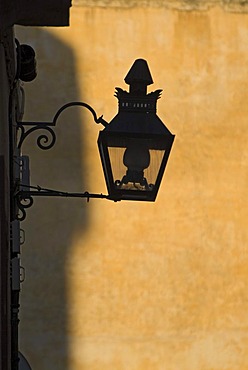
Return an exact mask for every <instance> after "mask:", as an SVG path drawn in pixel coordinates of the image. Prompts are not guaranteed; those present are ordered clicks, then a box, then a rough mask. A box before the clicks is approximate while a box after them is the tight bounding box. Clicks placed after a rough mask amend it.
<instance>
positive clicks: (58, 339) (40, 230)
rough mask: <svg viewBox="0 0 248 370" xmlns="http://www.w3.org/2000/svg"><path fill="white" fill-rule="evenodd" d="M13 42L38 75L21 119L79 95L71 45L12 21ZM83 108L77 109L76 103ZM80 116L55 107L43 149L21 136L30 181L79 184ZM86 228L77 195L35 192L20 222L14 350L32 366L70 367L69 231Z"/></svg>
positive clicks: (74, 187) (28, 87) (73, 187)
mask: <svg viewBox="0 0 248 370" xmlns="http://www.w3.org/2000/svg"><path fill="white" fill-rule="evenodd" d="M16 37H17V38H18V39H19V41H20V43H25V44H30V45H31V46H32V47H33V48H34V49H35V52H36V58H37V64H38V66H37V70H38V76H37V78H36V80H34V81H33V82H32V83H31V84H25V86H24V90H25V95H26V99H25V101H26V103H25V116H24V120H25V121H52V119H53V117H54V115H55V113H56V111H57V110H58V109H59V108H60V107H61V106H62V105H64V104H65V103H67V102H70V101H79V100H80V99H81V97H80V99H79V91H78V88H77V82H76V75H75V63H74V56H73V52H72V50H71V49H70V47H68V46H67V45H65V44H64V43H62V42H61V41H60V40H59V39H57V38H56V37H55V36H53V35H52V34H51V33H49V31H47V30H45V29H44V28H34V29H30V28H24V27H16ZM81 109H82V108H81ZM82 129H83V122H82V116H81V112H79V108H69V109H68V110H66V111H65V112H63V113H62V114H61V116H60V117H59V119H58V123H57V126H56V128H55V130H54V131H55V132H56V136H57V141H56V144H55V146H54V147H53V148H52V149H50V150H47V151H43V150H40V149H39V148H38V147H37V145H36V139H37V136H36V135H35V134H33V136H32V135H31V136H30V137H28V139H27V140H26V142H25V143H24V147H23V154H25V155H30V173H31V184H32V185H37V184H38V185H40V186H42V187H46V188H52V189H58V190H61V191H69V192H83V191H84V190H86V184H85V180H84V178H83V173H84V171H83V167H84V163H82V158H84V153H83V149H84V146H83V136H84V135H83V132H82ZM87 227H88V214H87V205H86V202H84V201H78V200H74V199H65V198H41V199H40V198H36V199H35V198H34V205H33V207H32V208H30V209H28V210H27V218H26V220H25V221H24V222H23V223H22V228H23V229H24V230H25V235H26V241H25V243H24V245H23V247H22V254H21V263H22V265H23V266H24V268H25V271H26V279H25V282H24V284H23V285H22V292H21V299H20V304H21V305H20V325H19V333H20V340H19V342H20V351H21V352H22V353H23V354H24V356H25V357H26V358H27V359H28V361H29V363H30V365H31V367H32V368H33V369H36V370H44V369H48V368H53V370H68V369H69V360H68V357H69V349H68V348H69V339H68V338H69V337H68V322H67V320H68V298H67V289H68V287H67V279H66V266H67V259H68V256H69V255H70V248H72V241H73V238H74V234H75V232H76V230H79V228H80V233H81V235H82V232H83V231H84V230H86V229H87Z"/></svg>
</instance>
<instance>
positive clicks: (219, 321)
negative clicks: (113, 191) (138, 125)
mask: <svg viewBox="0 0 248 370" xmlns="http://www.w3.org/2000/svg"><path fill="white" fill-rule="evenodd" d="M80 3H81V4H82V3H84V2H83V1H81V2H80V1H77V2H75V6H73V7H72V10H71V26H70V28H64V29H52V28H49V29H36V30H31V29H23V28H20V27H19V28H17V30H16V33H17V36H18V38H19V40H20V41H21V42H23V43H30V44H31V45H33V46H34V48H35V50H36V52H37V60H38V71H39V75H38V77H37V79H36V80H35V81H34V82H33V83H32V84H26V85H25V90H26V117H25V118H26V119H34V120H38V121H39V120H42V119H44V120H49V119H51V118H52V116H53V114H54V113H55V112H56V110H57V109H58V108H59V107H60V106H61V105H62V104H64V103H66V102H68V101H71V100H82V101H85V102H87V103H89V104H91V105H92V106H93V107H94V108H95V109H96V111H97V113H98V115H101V114H104V118H105V119H106V120H107V121H108V120H110V119H111V118H112V117H113V116H114V115H115V113H116V111H117V100H116V99H115V98H114V97H113V93H114V89H115V87H116V86H120V87H122V88H127V86H126V85H125V83H124V81H123V78H124V77H125V76H126V73H127V72H128V70H129V68H130V66H131V64H132V63H133V61H134V60H135V59H136V58H139V57H142V58H145V59H146V60H147V61H148V63H149V66H150V70H151V73H152V76H153V79H154V82H155V83H154V85H152V87H151V89H152V90H155V89H158V88H162V89H163V90H164V92H163V95H162V98H161V99H160V100H159V102H158V115H159V116H160V118H161V119H162V120H163V121H164V122H165V123H166V125H167V126H168V128H169V129H170V130H171V131H172V132H173V133H175V134H176V140H175V143H174V147H173V149H172V152H171V157H170V159H169V163H168V167H167V170H166V173H165V176H164V180H163V183H162V187H161V189H160V192H159V194H158V198H157V201H156V202H155V203H154V204H150V203H149V204H147V203H142V204H140V203H136V202H122V203H111V202H109V201H104V200H91V201H90V202H89V203H88V204H87V203H86V202H85V201H75V200H68V199H65V200H64V199H61V200H58V201H57V200H52V199H49V200H46V201H45V200H44V201H40V200H39V201H38V200H37V201H35V205H34V206H33V207H32V209H30V210H28V216H27V221H25V222H24V223H23V227H24V228H25V230H26V243H25V245H24V246H23V255H22V261H23V265H24V266H25V268H26V282H25V283H24V285H23V291H22V302H21V303H22V306H21V325H20V328H21V339H20V347H21V350H22V351H23V353H24V354H25V355H26V356H27V358H28V359H29V361H30V363H31V365H32V368H33V369H35V370H43V369H50V368H51V369H53V370H82V369H83V370H105V369H106V370H107V369H108V370H165V369H166V370H167V369H168V370H247V369H248V349H247V344H248V332H247V327H248V315H247V312H248V290H247V285H248V245H247V243H248V232H247V218H248V207H247V180H248V155H247V141H248V131H247V118H248V108H247V107H248V105H247V100H248V72H247V62H248V48H247V44H248V14H247V13H245V12H242V7H240V8H238V9H235V12H232V11H230V9H228V10H225V9H224V7H222V6H221V5H219V4H218V2H216V6H215V7H214V6H212V7H210V6H209V7H206V8H207V9H206V10H200V9H198V10H192V9H190V8H189V9H188V10H184V7H181V8H180V7H179V8H180V9H178V5H177V3H176V2H175V6H172V7H169V8H167V7H166V6H165V5H164V6H162V5H161V6H157V7H156V6H152V4H153V5H155V3H156V4H162V3H163V4H166V2H165V1H164V2H161V1H160V2H156V1H154V2H152V1H151V2H150V4H151V6H150V7H149V6H148V7H147V6H146V7H145V6H144V7H141V6H140V7H139V6H138V5H137V3H138V2H136V5H135V6H132V7H128V6H121V5H120V6H119V7H118V6H112V7H111V6H109V7H108V6H107V5H106V6H102V7H100V6H99V7H94V6H91V5H92V4H91V3H92V2H89V4H90V5H89V6H86V5H84V6H83V5H81V6H80ZM99 3H101V2H99ZM102 3H107V2H106V1H105V2H104V1H103V2H102ZM111 3H114V1H113V2H110V4H109V5H111ZM115 3H116V2H115ZM127 3H128V1H127V2H126V4H127ZM131 3H132V2H130V4H131ZM146 3H147V2H146ZM188 3H190V2H188ZM192 3H193V2H192ZM205 3H206V2H205ZM120 4H121V2H120ZM170 4H173V1H171V2H170ZM230 8H231V5H230ZM150 91H151V90H150ZM99 129H100V127H98V126H96V125H95V124H94V123H93V121H92V118H91V115H90V113H88V112H87V111H84V110H82V109H81V110H80V109H70V111H69V112H68V113H65V114H64V116H63V117H62V118H61V122H59V127H58V132H59V133H58V135H57V146H56V148H55V149H54V150H51V151H50V152H49V153H46V152H42V151H39V150H33V149H32V148H33V147H34V143H35V140H34V139H32V138H30V139H29V141H28V143H27V145H26V147H25V151H26V152H30V151H32V152H33V154H32V163H31V165H32V170H31V172H32V183H33V184H39V185H41V186H46V187H51V188H58V189H62V190H68V191H81V190H82V191H84V190H88V191H90V192H105V191H106V190H105V184H104V179H103V174H102V169H101V165H100V159H99V155H98V152H97V145H96V140H97V135H98V131H99Z"/></svg>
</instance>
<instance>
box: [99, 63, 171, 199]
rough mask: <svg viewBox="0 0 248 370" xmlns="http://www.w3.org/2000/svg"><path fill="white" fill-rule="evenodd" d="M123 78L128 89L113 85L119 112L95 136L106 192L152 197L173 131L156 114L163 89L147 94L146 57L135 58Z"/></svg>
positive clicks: (121, 196) (116, 196) (123, 196)
mask: <svg viewBox="0 0 248 370" xmlns="http://www.w3.org/2000/svg"><path fill="white" fill-rule="evenodd" d="M125 82H126V83H127V84H128V85H130V89H129V92H127V91H124V90H122V89H120V88H116V97H117V99H118V101H119V112H118V114H117V115H116V116H115V117H114V118H113V119H112V121H111V122H110V123H109V124H108V125H107V126H106V127H105V129H104V130H103V131H101V132H100V134H99V138H98V145H99V150H100V155H101V160H102V165H103V170H104V174H105V179H106V183H107V187H108V192H109V196H110V197H111V198H113V199H118V200H121V199H125V200H145V201H155V198H156V195H157V192H158V189H159V186H160V183H161V180H162V176H163V173H164V171H165V166H166V163H167V160H168V157H169V154H170V150H171V147H172V144H173V140H174V135H172V134H171V133H170V131H169V130H168V129H167V128H166V126H165V125H164V124H163V122H162V121H161V120H160V119H159V117H158V116H157V114H156V105H157V100H158V99H159V98H160V95H161V91H162V90H156V91H154V92H151V93H150V94H147V86H148V85H150V84H152V83H153V80H152V77H151V74H150V71H149V68H148V65H147V62H146V61H145V60H143V59H137V60H136V61H135V62H134V64H133V65H132V67H131V69H130V71H129V72H128V74H127V76H126V78H125Z"/></svg>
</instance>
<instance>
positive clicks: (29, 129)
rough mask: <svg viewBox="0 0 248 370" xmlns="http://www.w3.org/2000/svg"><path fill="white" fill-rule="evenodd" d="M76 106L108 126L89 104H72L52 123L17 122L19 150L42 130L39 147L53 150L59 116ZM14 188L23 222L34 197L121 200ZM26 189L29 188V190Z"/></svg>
mask: <svg viewBox="0 0 248 370" xmlns="http://www.w3.org/2000/svg"><path fill="white" fill-rule="evenodd" d="M74 106H79V107H83V108H86V109H88V110H89V111H90V112H91V113H92V115H93V119H94V121H95V123H97V124H99V123H101V124H102V125H103V126H104V127H106V126H107V125H108V122H106V121H105V120H104V119H103V116H100V117H97V114H96V112H95V110H94V109H93V108H92V107H91V106H90V105H89V104H86V103H83V102H70V103H67V104H65V105H63V106H62V107H61V108H59V110H58V111H57V112H56V114H55V115H54V117H53V120H52V121H51V122H34V121H32V122H26V121H17V130H19V136H18V140H17V141H18V142H17V148H18V149H19V150H21V148H22V144H23V143H24V141H25V139H26V138H27V137H28V136H29V135H30V134H32V133H33V132H35V131H38V130H41V131H42V132H41V133H39V135H38V137H37V139H36V143H37V145H38V147H39V148H40V149H42V150H48V149H51V148H52V147H53V146H54V144H55V143H56V134H55V132H54V128H55V126H56V124H57V121H58V118H59V116H60V115H61V113H62V112H63V111H64V110H65V109H67V108H69V107H74ZM14 188H15V191H14V199H15V205H16V208H17V209H16V215H15V217H16V219H17V220H19V221H23V220H24V219H25V218H26V209H27V208H30V207H31V206H32V205H33V203H34V200H33V197H66V198H86V199H87V201H89V199H90V198H104V199H109V200H113V201H118V200H119V199H111V198H110V197H109V196H108V195H103V194H90V193H88V192H83V193H68V192H63V191H58V190H51V189H46V188H41V187H40V186H29V185H28V186H27V185H23V184H20V183H18V182H17V183H16V184H15V185H14ZM25 188H27V190H26V189H25Z"/></svg>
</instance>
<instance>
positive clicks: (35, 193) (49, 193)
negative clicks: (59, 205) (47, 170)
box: [15, 185, 121, 221]
mask: <svg viewBox="0 0 248 370" xmlns="http://www.w3.org/2000/svg"><path fill="white" fill-rule="evenodd" d="M20 186H21V188H22V189H23V188H27V190H19V191H18V192H17V193H16V194H15V199H16V203H17V207H18V211H21V214H17V216H16V218H17V219H18V220H19V221H23V220H24V219H25V218H26V211H25V210H26V208H30V207H31V206H32V205H33V203H34V200H33V197H63V198H86V200H87V202H89V200H90V199H91V198H94V199H107V200H112V201H114V202H118V201H120V200H121V199H119V198H117V197H116V198H113V197H110V196H109V195H106V194H102V193H100V194H95V193H89V192H87V191H85V192H83V193H69V192H65V191H60V190H54V189H47V188H42V187H41V186H39V185H37V186H29V185H20ZM29 189H32V190H29Z"/></svg>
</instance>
